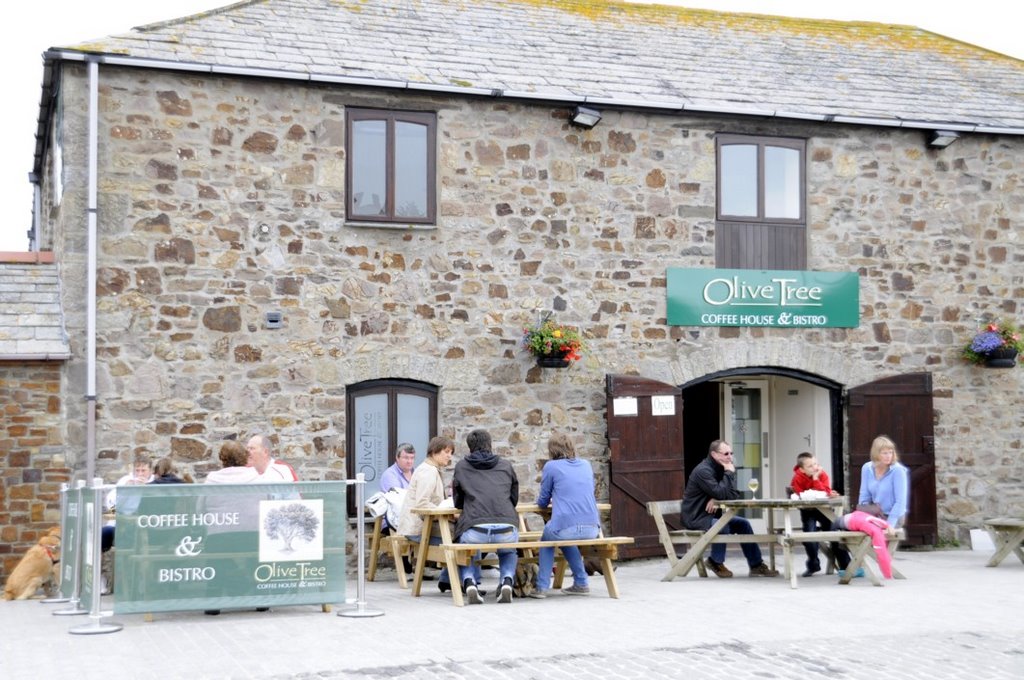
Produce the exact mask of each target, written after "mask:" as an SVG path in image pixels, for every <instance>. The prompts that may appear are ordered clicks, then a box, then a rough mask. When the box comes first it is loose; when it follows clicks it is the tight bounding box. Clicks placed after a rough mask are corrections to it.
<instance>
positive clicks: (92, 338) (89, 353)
mask: <svg viewBox="0 0 1024 680" xmlns="http://www.w3.org/2000/svg"><path fill="white" fill-rule="evenodd" d="M86 63H87V64H88V66H89V121H88V125H89V159H88V164H89V167H88V174H89V189H88V195H87V196H86V201H87V207H86V215H87V216H88V221H89V223H88V236H87V238H88V263H87V264H86V285H85V298H86V301H85V304H86V322H85V356H86V362H87V364H86V376H85V405H86V416H85V418H86V420H85V466H86V467H85V478H86V479H94V478H95V477H96V475H95V472H96V249H97V245H98V244H97V242H96V240H97V236H96V202H97V201H96V174H97V168H98V166H99V162H98V160H97V157H96V156H97V149H98V146H99V145H98V142H97V139H98V137H99V80H100V65H99V62H97V61H96V60H95V59H87V60H86Z"/></svg>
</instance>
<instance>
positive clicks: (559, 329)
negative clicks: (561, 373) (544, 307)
mask: <svg viewBox="0 0 1024 680" xmlns="http://www.w3.org/2000/svg"><path fill="white" fill-rule="evenodd" d="M523 348H524V349H526V351H527V352H529V353H530V354H532V355H533V356H535V357H537V365H538V366H542V367H544V368H566V367H567V366H570V365H572V363H573V362H574V361H579V360H580V359H582V358H583V355H582V354H581V352H583V350H584V345H583V338H581V337H580V332H579V330H578V329H576V328H574V327H572V326H564V325H562V324H559V323H555V322H554V321H552V320H551V319H549V318H545V319H544V320H543V321H541V322H540V323H539V324H537V325H536V326H528V327H527V328H524V329H523Z"/></svg>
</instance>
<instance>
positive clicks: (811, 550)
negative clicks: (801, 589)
mask: <svg viewBox="0 0 1024 680" xmlns="http://www.w3.org/2000/svg"><path fill="white" fill-rule="evenodd" d="M800 524H801V527H802V528H803V530H804V531H832V520H830V519H829V518H828V517H826V516H825V513H823V512H822V511H821V510H818V509H816V508H811V509H810V510H801V511H800ZM829 545H830V547H831V548H832V554H833V555H835V558H836V565H837V566H838V567H839V568H840V569H846V567H847V566H849V564H850V552H849V551H848V550H847V549H846V548H844V547H843V545H842V544H841V543H837V542H834V543H830V544H829ZM804 550H805V551H807V566H808V567H810V566H811V565H814V566H815V567H817V568H819V569H820V568H821V562H820V561H818V544H817V543H809V542H808V543H804Z"/></svg>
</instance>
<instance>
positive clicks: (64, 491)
mask: <svg viewBox="0 0 1024 680" xmlns="http://www.w3.org/2000/svg"><path fill="white" fill-rule="evenodd" d="M69 488H70V487H69V486H68V483H67V482H61V484H60V542H61V552H62V553H63V552H64V550H63V545H64V540H65V539H66V538H67V535H68V527H67V516H68V489H69ZM62 558H63V556H62ZM57 574H58V578H57V597H48V598H46V599H45V600H40V602H42V603H43V604H60V603H62V602H70V601H71V597H70V596H66V595H64V590H63V588H64V565H63V564H61V565H60V569H58V570H57Z"/></svg>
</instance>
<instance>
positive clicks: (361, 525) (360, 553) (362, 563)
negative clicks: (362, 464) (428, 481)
mask: <svg viewBox="0 0 1024 680" xmlns="http://www.w3.org/2000/svg"><path fill="white" fill-rule="evenodd" d="M348 483H349V484H354V485H355V487H356V555H357V558H356V565H357V566H356V601H355V604H354V605H353V606H352V607H348V608H345V609H342V610H339V611H338V616H348V617H353V618H368V617H371V616H383V615H384V610H382V609H373V608H372V607H368V606H366V522H365V517H366V508H365V507H364V505H363V503H364V501H363V489H364V487H365V486H366V476H365V475H364V474H363V473H362V472H360V473H358V474H357V475H356V479H355V481H354V482H353V481H349V482H348Z"/></svg>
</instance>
